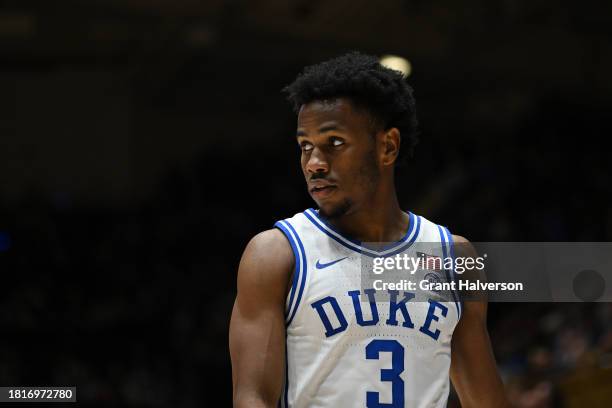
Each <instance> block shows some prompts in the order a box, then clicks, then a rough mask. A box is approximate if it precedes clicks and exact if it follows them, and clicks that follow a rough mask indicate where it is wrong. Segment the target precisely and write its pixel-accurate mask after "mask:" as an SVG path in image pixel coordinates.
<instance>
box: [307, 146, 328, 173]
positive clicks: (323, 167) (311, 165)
mask: <svg viewBox="0 0 612 408" xmlns="http://www.w3.org/2000/svg"><path fill="white" fill-rule="evenodd" d="M306 171H307V172H308V173H312V174H314V173H327V172H328V171H329V163H328V162H327V158H326V157H325V155H324V154H323V152H322V151H321V149H319V148H317V147H315V148H314V149H313V150H312V153H310V157H309V158H308V162H307V163H306Z"/></svg>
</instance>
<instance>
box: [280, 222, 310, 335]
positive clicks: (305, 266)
mask: <svg viewBox="0 0 612 408" xmlns="http://www.w3.org/2000/svg"><path fill="white" fill-rule="evenodd" d="M285 222H286V223H287V226H288V227H289V229H291V231H292V232H293V234H295V239H296V240H297V243H298V246H299V249H300V252H301V257H302V277H301V278H302V279H301V280H300V284H299V286H300V288H299V291H298V295H297V301H296V302H295V307H294V308H293V312H291V314H290V316H289V321H288V322H287V326H289V325H290V324H291V322H292V321H293V318H294V317H295V313H296V312H297V310H298V307H299V306H300V301H301V300H302V294H303V293H304V287H305V286H306V275H307V274H308V263H307V262H306V251H305V250H304V245H303V244H302V240H301V239H300V236H299V235H298V233H297V232H296V231H295V229H294V228H293V226H292V225H291V224H290V223H289V222H287V221H285Z"/></svg>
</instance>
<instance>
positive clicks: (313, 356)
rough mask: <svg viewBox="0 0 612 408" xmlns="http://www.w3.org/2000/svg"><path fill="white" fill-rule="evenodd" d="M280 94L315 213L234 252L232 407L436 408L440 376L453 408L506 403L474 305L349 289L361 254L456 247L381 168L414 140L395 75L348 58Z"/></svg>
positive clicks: (410, 110)
mask: <svg viewBox="0 0 612 408" xmlns="http://www.w3.org/2000/svg"><path fill="white" fill-rule="evenodd" d="M285 91H286V92H287V93H288V95H289V100H290V101H291V102H292V104H293V106H294V108H295V110H296V112H297V114H298V117H297V143H298V145H299V146H300V148H301V167H302V171H303V173H304V177H305V179H306V184H307V187H308V192H309V193H310V195H311V197H312V198H313V200H314V201H315V203H316V205H317V207H318V210H315V209H308V210H306V211H304V212H302V213H299V214H296V215H295V216H293V217H292V218H288V219H285V220H282V221H279V222H277V223H276V224H275V228H273V229H270V230H268V231H264V232H262V233H260V234H258V235H256V236H255V237H254V238H253V239H252V240H251V241H250V242H249V244H248V245H247V247H246V249H245V251H244V254H243V257H242V260H241V262H240V266H239V270H238V295H237V298H236V302H235V305H234V309H233V312H232V320H231V325H230V350H231V358H232V368H233V370H232V372H233V375H232V377H233V385H234V406H236V407H240V408H247V407H248V408H255V407H276V406H279V405H280V406H282V407H296V408H302V407H331V408H337V407H370V408H374V407H445V406H446V404H447V399H448V394H449V388H450V385H449V375H450V379H451V380H452V382H453V385H454V387H455V389H456V390H457V393H458V395H459V398H460V400H461V403H462V405H463V406H464V407H496V408H497V407H504V406H507V402H506V398H505V395H504V391H503V385H502V382H501V380H500V378H499V375H498V373H497V369H496V365H495V361H494V357H493V355H492V351H491V346H490V342H489V337H488V334H487V329H486V308H487V307H486V303H485V302H476V301H465V302H461V301H450V302H439V301H436V300H433V299H429V300H428V301H426V302H410V299H411V297H412V296H414V295H413V294H411V293H410V292H408V291H384V292H385V295H386V296H387V300H385V301H381V300H380V299H381V296H382V294H381V292H380V291H376V290H374V289H371V288H370V289H367V288H364V287H361V283H360V265H361V261H362V259H364V257H371V258H381V257H383V258H384V257H389V256H394V255H396V254H399V253H402V252H404V251H407V250H408V248H409V247H410V246H411V245H413V244H415V243H418V242H437V243H439V244H440V247H441V248H443V249H444V251H450V250H451V248H450V245H451V244H452V243H453V242H454V243H455V244H457V243H466V242H467V241H466V240H465V239H464V238H462V237H460V236H456V235H452V236H451V235H450V233H449V232H448V230H447V229H446V228H444V227H441V226H438V225H436V224H434V223H432V222H430V221H428V220H427V219H425V218H423V217H421V216H418V215H416V214H413V213H407V212H404V211H402V209H401V208H400V206H399V204H398V199H397V196H396V192H395V187H394V165H395V164H396V162H397V161H398V157H399V154H400V151H403V153H404V154H406V153H408V154H410V153H411V151H412V149H413V146H414V144H415V142H416V136H415V131H416V116H415V107H414V99H413V96H412V91H411V89H410V87H409V86H408V85H407V84H406V82H405V80H404V78H403V77H402V75H401V74H400V73H399V72H396V71H393V70H390V69H387V68H384V67H382V66H381V65H380V64H379V63H378V61H377V59H376V58H374V57H370V56H366V55H362V54H359V53H350V54H347V55H344V56H341V57H338V58H335V59H332V60H330V61H327V62H324V63H321V64H318V65H315V66H311V67H309V68H307V69H306V70H305V71H304V73H302V74H301V75H300V76H298V78H297V79H296V80H295V82H293V83H292V84H291V85H289V86H288V87H287V88H286V89H285ZM400 144H401V145H402V146H401V149H400ZM417 176H418V175H417ZM403 185H404V186H406V188H410V183H409V181H407V182H403ZM367 242H395V244H392V245H387V246H386V247H384V249H383V250H376V249H373V248H372V247H371V246H367V245H366V244H364V243H367ZM364 299H365V300H364ZM451 357H452V358H451Z"/></svg>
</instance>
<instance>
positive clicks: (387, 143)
mask: <svg viewBox="0 0 612 408" xmlns="http://www.w3.org/2000/svg"><path fill="white" fill-rule="evenodd" d="M400 142H401V138H400V132H399V130H398V129H397V128H391V129H387V130H385V131H383V132H382V135H381V139H380V144H381V147H382V148H381V150H380V162H381V164H382V165H383V166H392V165H393V164H394V163H395V161H396V160H397V156H398V155H399V149H400Z"/></svg>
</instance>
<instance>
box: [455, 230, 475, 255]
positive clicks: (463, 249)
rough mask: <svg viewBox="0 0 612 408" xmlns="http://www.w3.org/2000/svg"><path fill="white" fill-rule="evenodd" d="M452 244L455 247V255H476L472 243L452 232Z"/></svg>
mask: <svg viewBox="0 0 612 408" xmlns="http://www.w3.org/2000/svg"><path fill="white" fill-rule="evenodd" d="M453 246H454V247H455V255H461V256H474V257H476V256H478V255H477V253H476V248H474V245H472V243H471V242H470V241H469V240H468V239H467V238H465V237H463V236H461V235H454V234H453Z"/></svg>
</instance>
